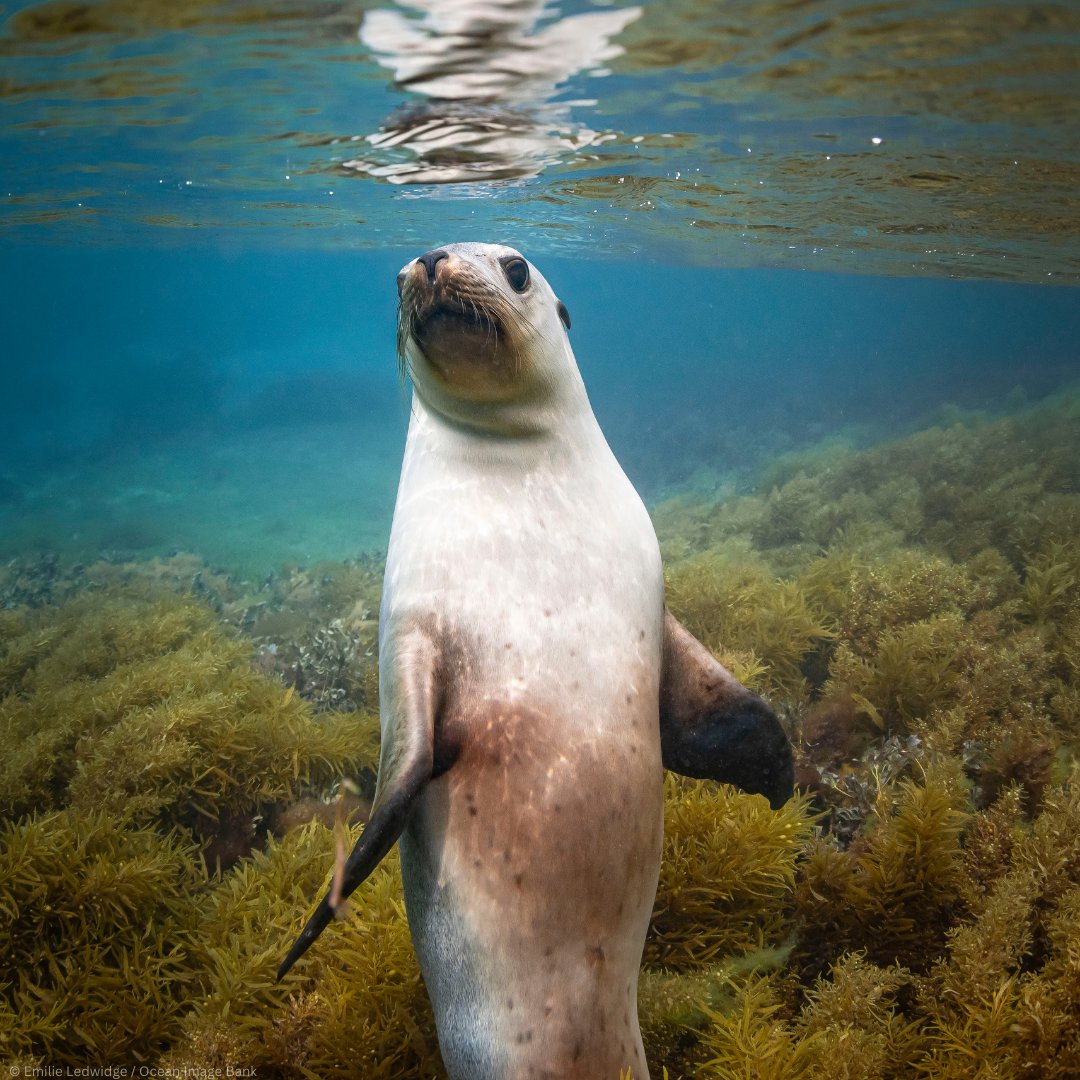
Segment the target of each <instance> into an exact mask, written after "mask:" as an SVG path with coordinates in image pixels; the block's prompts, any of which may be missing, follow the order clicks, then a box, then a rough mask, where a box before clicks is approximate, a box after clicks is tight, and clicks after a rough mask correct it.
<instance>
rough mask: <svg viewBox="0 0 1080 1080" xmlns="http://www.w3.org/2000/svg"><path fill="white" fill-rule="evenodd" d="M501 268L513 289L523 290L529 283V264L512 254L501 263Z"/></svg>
mask: <svg viewBox="0 0 1080 1080" xmlns="http://www.w3.org/2000/svg"><path fill="white" fill-rule="evenodd" d="M502 268H503V273H504V274H505V275H506V280H507V281H509V282H510V285H511V286H512V288H513V289H514V291H515V292H524V291H525V288H526V286H527V285H528V284H529V264H528V263H527V262H526V261H525V260H524V259H519V258H518V257H517V256H516V255H513V256H511V257H510V258H509V259H507V260H506V261H505V262H504V263H503V264H502Z"/></svg>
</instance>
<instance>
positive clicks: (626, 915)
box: [402, 702, 663, 1080]
mask: <svg viewBox="0 0 1080 1080" xmlns="http://www.w3.org/2000/svg"><path fill="white" fill-rule="evenodd" d="M635 712H636V713H637V715H636V716H633V717H631V716H628V717H627V723H626V725H625V728H624V729H623V730H622V731H621V732H617V731H616V730H615V729H614V728H609V729H607V730H601V731H598V732H594V733H592V734H588V735H585V736H583V737H581V738H575V737H574V735H573V734H572V733H571V732H569V731H568V730H567V727H566V726H565V724H563V723H560V722H559V719H558V718H555V717H552V716H550V715H546V714H545V713H542V712H538V711H535V710H533V709H530V708H528V707H526V706H523V705H512V704H509V703H505V702H492V703H491V704H490V707H489V708H488V709H487V710H485V712H484V713H483V714H481V713H474V714H473V715H472V716H470V717H469V718H468V730H467V732H466V733H465V735H464V738H463V741H462V744H461V747H460V753H459V757H458V760H457V762H456V763H455V765H454V766H453V767H452V768H451V769H450V770H449V772H447V773H446V774H445V775H444V776H442V777H440V778H438V779H437V780H435V781H433V782H432V783H430V784H429V785H428V787H427V789H426V790H425V792H424V794H423V796H422V798H421V802H420V804H419V806H418V807H417V809H416V812H415V813H414V816H413V819H412V821H411V823H410V826H409V830H408V834H407V837H406V841H405V843H404V844H403V847H402V865H403V873H404V876H405V884H406V899H407V902H408V906H409V919H410V924H411V926H412V932H413V937H414V941H415V942H416V946H417V951H418V954H419V956H420V960H421V965H422V968H423V971H424V977H425V981H426V982H427V984H428V991H429V993H430V995H431V998H432V1002H433V1005H434V1007H435V1011H436V1016H437V1018H438V1019H439V1030H440V1040H441V1044H442V1049H443V1054H444V1057H445V1058H446V1060H447V1065H448V1067H449V1068H450V1069H451V1074H452V1075H454V1076H457V1075H461V1076H468V1077H470V1078H480V1077H498V1078H503V1077H516V1076H518V1075H521V1076H524V1075H537V1076H542V1075H545V1074H544V1073H543V1072H542V1071H541V1072H536V1073H534V1074H533V1073H529V1072H528V1068H531V1067H535V1068H541V1069H542V1068H546V1067H549V1066H550V1067H551V1068H552V1069H553V1071H552V1073H551V1075H552V1077H559V1078H570V1077H576V1076H580V1077H589V1078H593V1077H606V1076H610V1077H611V1080H614V1078H615V1077H617V1076H618V1075H619V1070H620V1069H625V1068H627V1067H628V1066H633V1067H634V1074H635V1075H642V1074H643V1064H644V1063H643V1062H642V1061H641V1060H640V1053H641V1049H640V1038H639V1036H638V1028H637V1007H636V987H637V972H638V967H639V965H640V962H641V951H642V947H643V944H644V940H645V933H646V929H647V925H648V919H649V915H650V912H651V909H652V903H653V897H654V896H655V892H656V880H657V874H658V869H659V861H660V848H661V842H662V836H663V802H662V771H661V764H660V746H659V734H658V726H657V723H656V719H655V717H654V716H652V715H650V714H648V712H647V711H646V710H635ZM478 1020H479V1023H478ZM480 1029H483V1030H486V1031H488V1032H489V1033H490V1036H491V1037H490V1038H488V1039H485V1040H481V1043H482V1046H483V1047H486V1048H487V1050H485V1052H490V1048H491V1047H499V1048H502V1050H501V1053H502V1055H503V1057H504V1058H505V1060H502V1061H500V1062H491V1061H488V1062H484V1061H481V1060H479V1059H477V1058H476V1056H475V1055H476V1054H477V1053H478V1051H479V1048H478V1047H477V1046H474V1045H473V1044H472V1042H471V1041H470V1040H472V1039H473V1038H474V1037H475V1033H476V1032H477V1030H480ZM454 1032H460V1033H461V1034H462V1037H463V1038H466V1036H467V1038H466V1043H465V1044H464V1045H455V1036H454V1034H453V1033H454ZM455 1061H456V1062H457V1067H455V1065H454V1064H452V1063H453V1062H455Z"/></svg>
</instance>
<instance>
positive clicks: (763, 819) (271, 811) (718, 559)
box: [0, 398, 1080, 1080]
mask: <svg viewBox="0 0 1080 1080" xmlns="http://www.w3.org/2000/svg"><path fill="white" fill-rule="evenodd" d="M943 421H944V422H943V423H942V424H941V425H940V426H938V427H934V428H930V429H928V430H926V431H923V432H919V433H916V434H915V435H912V436H910V437H908V438H906V439H901V440H898V441H896V442H893V443H889V444H885V445H881V446H877V447H873V448H870V449H866V450H856V449H853V448H852V447H850V446H841V445H837V444H835V443H834V444H830V445H828V446H823V447H821V448H817V449H816V450H812V451H811V452H808V453H806V454H802V455H789V456H788V457H787V458H786V459H785V460H784V461H782V462H779V463H777V464H776V466H775V467H774V468H773V469H772V470H771V472H770V473H769V474H767V475H765V476H763V478H762V481H761V485H760V487H759V490H757V491H756V492H744V493H741V494H738V495H733V496H730V497H728V498H726V499H724V500H723V501H719V502H715V503H711V504H710V503H707V502H704V501H702V500H701V499H700V498H696V497H691V496H682V497H680V498H677V499H674V500H671V501H669V502H668V503H666V504H662V505H661V506H659V507H656V508H655V518H656V522H657V529H658V534H659V537H660V541H661V546H662V550H663V552H664V555H665V560H666V574H667V586H668V589H667V597H668V602H669V605H670V606H671V608H672V610H673V611H674V612H675V614H676V615H677V616H679V617H680V618H682V619H683V620H684V621H685V623H686V624H687V625H688V626H689V627H690V629H691V630H692V631H693V632H694V633H696V634H697V635H698V636H699V637H700V638H701V639H702V640H703V641H704V642H705V644H706V645H707V646H708V647H709V648H711V649H712V650H713V651H714V653H716V655H717V656H718V657H719V658H720V659H721V660H722V662H724V663H725V664H726V665H727V666H728V667H729V668H731V669H732V670H733V671H734V672H735V674H736V675H737V676H739V677H740V678H742V679H744V681H746V682H747V684H748V685H751V686H753V687H754V688H756V689H758V690H759V691H762V692H764V693H766V694H767V695H768V696H769V698H770V700H771V701H772V703H773V705H774V706H775V707H776V708H777V711H778V712H779V713H780V715H781V716H782V717H783V718H784V721H785V722H786V723H787V724H788V725H789V729H790V731H791V733H792V735H793V737H794V740H795V742H796V752H797V767H798V778H799V782H800V785H801V787H802V789H803V794H802V795H800V796H799V797H798V798H797V799H796V800H794V801H793V802H791V803H789V804H788V805H787V806H785V807H783V808H782V809H781V810H779V811H775V812H774V811H771V810H770V809H769V808H768V807H767V805H766V804H765V802H764V801H763V800H762V799H760V798H759V797H753V796H746V795H742V794H739V793H737V792H735V791H733V790H731V789H729V788H725V787H720V786H717V785H714V784H709V783H704V782H697V781H688V780H683V779H677V778H674V777H668V778H667V779H666V781H665V804H666V825H665V844H664V850H663V856H662V859H663V861H662V866H661V872H660V885H659V888H658V891H657V897H656V903H655V907H654V912H653V917H652V920H651V925H650V930H649V936H648V940H647V942H646V946H645V955H644V960H643V964H644V966H643V969H642V972H641V978H640V986H639V1013H640V1018H641V1025H642V1032H643V1037H644V1040H645V1045H646V1053H647V1056H648V1058H649V1061H650V1067H651V1069H652V1070H653V1075H654V1076H656V1077H660V1076H662V1075H664V1073H665V1070H666V1073H667V1075H668V1076H669V1077H670V1078H671V1080H678V1078H683V1080H691V1078H693V1080H698V1078H701V1080H709V1078H720V1077H723V1078H729V1077H740V1078H745V1077H776V1078H778V1080H779V1078H781V1077H782V1078H784V1080H787V1078H789V1077H799V1076H802V1077H807V1078H811V1080H818V1078H821V1080H825V1078H828V1080H835V1078H849V1080H871V1078H873V1080H878V1078H881V1080H894V1078H895V1080H901V1078H909V1077H910V1078H912V1080H915V1078H919V1077H927V1078H943V1080H953V1078H956V1080H959V1078H960V1077H971V1076H986V1077H988V1078H989V1077H991V1076H1001V1077H1004V1076H1008V1077H1031V1078H1032V1080H1035V1078H1043V1077H1046V1078H1050V1080H1058V1078H1061V1080H1064V1078H1066V1077H1072V1076H1075V1075H1080V1040H1078V1038H1077V1035H1076V1032H1077V1031H1080V959H1078V958H1080V774H1078V772H1077V767H1076V764H1075V761H1076V758H1077V756H1078V749H1080V541H1078V539H1077V538H1078V537H1080V438H1078V437H1077V435H1078V427H1080V405H1078V404H1077V399H1075V398H1063V399H1060V400H1057V401H1051V402H1048V403H1046V404H1044V405H1043V406H1040V407H1038V408H1036V409H1032V410H1030V411H1028V412H1026V413H1022V414H1019V415H1016V416H1011V417H1005V418H998V419H995V418H991V417H987V416H979V415H973V414H958V413H952V414H949V415H947V416H945V417H944V418H943ZM378 577H379V564H378V560H358V561H356V562H355V563H352V564H344V565H342V566H339V567H332V566H321V567H313V568H300V567H292V568H286V569H284V570H283V571H282V572H281V573H280V574H277V575H274V576H273V577H272V578H271V579H268V580H266V581H263V582H257V583H249V582H242V581H236V580H233V579H231V578H229V577H228V575H225V574H222V573H220V572H218V571H215V570H214V569H212V568H210V567H206V566H205V565H203V564H202V563H201V562H200V561H199V560H198V559H195V558H193V557H191V556H178V557H175V558H173V559H168V560H155V561H153V562H152V563H146V564H131V563H125V564H114V563H101V564H95V565H94V566H93V567H83V568H73V567H65V566H63V565H61V564H60V563H59V562H58V561H57V560H55V559H53V560H50V559H48V558H43V559H37V560H31V561H28V562H26V563H21V564H11V565H9V566H8V567H5V568H0V737H3V738H4V740H5V746H6V752H5V755H4V757H3V759H2V760H0V818H2V819H3V824H2V829H0V919H2V920H3V928H2V929H3V937H2V941H0V946H2V948H3V949H4V950H5V951H4V952H2V953H0V958H2V962H0V1046H2V1047H3V1049H4V1051H5V1057H6V1059H10V1060H12V1061H16V1062H18V1063H20V1064H28V1065H34V1064H44V1063H48V1064H54V1063H57V1062H64V1063H72V1064H84V1063H85V1062H86V1060H87V1059H88V1058H91V1057H92V1058H93V1059H94V1060H95V1061H101V1062H105V1063H107V1062H110V1061H111V1062H120V1061H124V1062H132V1061H137V1062H147V1063H155V1064H159V1065H162V1066H166V1065H167V1066H170V1067H175V1068H179V1067H181V1066H184V1065H187V1066H194V1065H198V1066H200V1067H208V1066H211V1065H213V1066H220V1067H222V1068H224V1067H225V1066H227V1065H232V1066H241V1065H242V1066H246V1067H255V1068H257V1072H258V1075H260V1076H264V1077H271V1078H272V1077H283V1078H284V1077H290V1078H291V1077H297V1078H300V1077H305V1078H312V1080H314V1078H316V1077H325V1076H349V1075H358V1074H359V1075H364V1076H366V1077H367V1076H369V1077H376V1078H381V1077H387V1078H392V1077H401V1078H405V1077H412V1076H418V1075H422V1076H433V1077H438V1076H441V1075H443V1074H442V1071H441V1065H440V1064H439V1060H438V1052H437V1045H436V1040H435V1032H434V1026H433V1021H432V1017H431V1011H430V1007H429V1005H428V1003H427V999H426V996H425V994H424V991H423V985H422V982H421V980H420V975H419V971H418V968H417V965H416V960H415V957H414V954H413V951H412V947H411V942H410V940H409V936H408V927H407V924H406V920H405V917H404V911H403V908H402V901H401V892H400V878H399V875H398V871H397V867H396V862H395V859H394V857H393V856H391V857H390V858H388V860H387V861H386V862H385V864H384V865H383V866H381V867H380V868H379V869H378V870H377V871H376V873H375V874H374V875H373V876H372V878H371V879H370V880H369V881H368V882H366V883H365V885H364V886H363V887H362V888H361V889H360V890H358V892H357V893H356V894H354V896H353V898H352V899H351V900H350V910H349V913H348V915H347V916H346V917H345V918H344V919H342V920H340V921H338V922H335V923H334V924H333V925H332V926H331V927H329V928H328V929H327V931H326V932H325V933H324V934H323V936H322V938H321V939H320V941H319V942H318V944H317V945H316V947H314V948H313V949H312V950H311V951H310V952H309V953H308V954H307V955H306V956H305V957H304V959H303V960H302V961H301V962H300V963H299V964H298V965H297V968H296V969H295V971H294V972H293V973H292V974H291V975H290V978H289V980H287V981H286V982H285V983H283V984H280V985H279V984H277V983H275V982H274V973H275V969H276V965H277V963H278V962H279V961H280V959H281V957H282V956H283V955H284V951H285V949H286V948H287V947H288V944H289V943H290V942H291V940H292V938H293V936H294V935H295V933H296V932H297V930H298V929H299V928H300V926H301V925H302V924H303V921H304V919H305V917H306V915H307V914H308V913H309V911H310V906H311V903H312V902H313V899H314V897H316V896H317V895H318V894H319V893H320V891H321V890H322V889H324V888H325V886H326V884H327V878H328V873H329V869H330V866H331V865H332V862H333V851H334V837H333V834H332V832H331V830H330V829H328V828H327V827H326V826H325V825H324V824H321V823H320V822H312V823H308V824H304V823H303V819H304V818H305V817H307V816H310V811H309V809H308V808H309V807H312V808H314V810H315V811H317V813H316V816H318V817H320V818H322V819H323V820H332V814H329V813H328V811H327V805H326V799H327V796H328V795H329V794H330V793H331V792H332V791H333V790H334V788H335V785H336V784H337V782H338V780H339V778H340V777H341V776H352V777H354V778H357V779H358V780H359V783H360V787H361V789H363V790H364V791H365V793H366V794H368V795H370V788H371V780H372V777H373V775H374V769H375V763H376V760H377V729H376V724H377V722H376V718H375V715H374V705H375V702H376V700H377V690H376V686H375V682H376V678H377V672H376V668H375V655H374V648H373V646H374V642H375V633H376V629H377V628H376V626H375V615H374V613H375V612H376V611H377V609H378ZM335 706H337V707H340V708H341V709H347V710H349V711H348V712H344V713H341V712H337V711H335ZM283 807H288V808H289V812H288V813H281V812H280V811H281V809H282V808H283ZM270 817H273V818H274V820H275V821H277V822H279V823H280V824H279V826H278V829H279V835H277V836H274V835H270V833H269V830H268V829H267V827H266V823H267V821H268V819H269V818H270ZM297 822H299V824H296V823H297ZM287 823H293V824H294V825H295V827H291V826H287ZM355 836H356V832H355V826H354V827H353V831H352V832H351V835H350V836H349V838H348V842H350V843H351V842H352V840H354V839H355ZM523 932H524V931H523ZM88 973H89V974H88ZM107 1004H111V1011H107ZM82 1017H85V1020H83V1019H80V1018H82ZM110 1025H111V1026H110ZM612 1080H614V1078H612Z"/></svg>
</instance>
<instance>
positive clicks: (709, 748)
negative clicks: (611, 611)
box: [660, 611, 795, 810]
mask: <svg viewBox="0 0 1080 1080" xmlns="http://www.w3.org/2000/svg"><path fill="white" fill-rule="evenodd" d="M660 746H661V750H662V753H663V758H664V768H665V769H670V770H671V771H672V772H677V773H681V774H682V775H683V776H692V777H695V778H697V779H699V780H719V781H721V782H723V783H725V784H734V785H735V786H736V787H739V788H742V790H743V791H747V792H750V793H751V794H758V795H764V796H765V797H766V798H767V799H768V800H769V804H770V805H771V806H772V807H773V809H774V810H775V809H776V808H777V807H780V806H782V805H783V804H784V803H785V802H787V800H788V799H789V798H791V794H792V791H793V790H794V776H795V771H794V763H793V761H792V756H791V743H790V742H789V741H788V737H787V735H785V734H784V729H783V728H782V727H781V726H780V722H779V721H778V720H777V719H776V716H775V714H774V713H773V711H772V709H770V708H769V706H768V705H766V704H765V702H764V701H762V699H761V698H759V697H758V696H757V694H755V693H752V692H751V691H750V690H747V689H746V687H745V686H743V685H742V683H740V682H739V681H738V679H736V678H735V677H734V676H733V675H732V674H731V672H729V671H728V670H727V669H726V668H725V667H724V666H723V665H722V664H720V663H718V662H717V661H716V660H715V659H713V656H712V654H711V653H710V652H709V650H708V649H706V648H705V646H704V645H702V644H701V642H699V641H698V640H697V638H695V637H694V636H693V634H691V633H690V632H689V631H688V630H687V629H686V628H685V627H683V626H681V625H680V624H679V622H678V620H677V619H676V618H675V617H674V616H673V615H672V614H671V613H670V612H667V611H665V612H664V661H663V670H662V674H661V679H660Z"/></svg>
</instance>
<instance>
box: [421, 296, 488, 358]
mask: <svg viewBox="0 0 1080 1080" xmlns="http://www.w3.org/2000/svg"><path fill="white" fill-rule="evenodd" d="M501 337H503V334H502V328H501V327H500V326H499V323H498V322H497V321H496V320H495V319H494V318H493V317H492V316H491V315H490V314H488V313H486V312H481V311H479V310H476V311H471V310H466V311H463V310H461V308H460V307H458V306H457V305H451V304H440V305H439V306H437V307H435V308H434V309H433V310H431V311H430V312H429V313H428V314H427V315H425V316H423V317H420V316H416V317H414V318H413V323H412V338H413V341H415V342H416V344H417V345H418V346H419V347H420V350H421V351H422V352H423V353H424V355H425V356H426V357H427V358H428V360H429V361H430V362H431V363H433V364H438V365H440V366H441V361H445V360H452V359H456V360H458V362H470V363H474V364H475V363H481V364H482V363H485V362H488V363H491V362H494V361H495V358H496V354H497V352H498V346H499V339H500V338H501Z"/></svg>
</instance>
